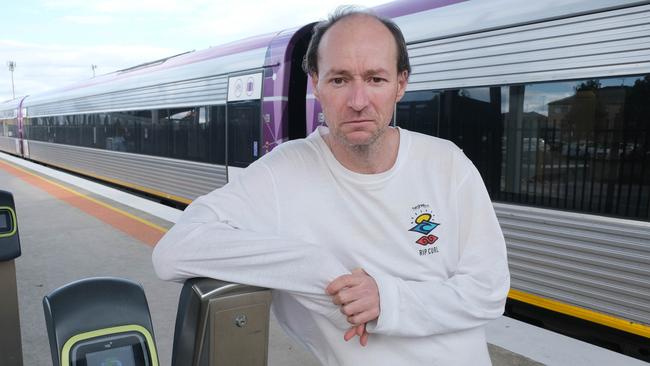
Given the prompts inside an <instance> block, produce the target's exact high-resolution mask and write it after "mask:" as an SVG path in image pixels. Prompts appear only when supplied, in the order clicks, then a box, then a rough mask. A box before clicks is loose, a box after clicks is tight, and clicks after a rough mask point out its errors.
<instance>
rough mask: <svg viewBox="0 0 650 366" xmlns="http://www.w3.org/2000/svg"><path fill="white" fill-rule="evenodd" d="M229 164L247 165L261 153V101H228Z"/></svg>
mask: <svg viewBox="0 0 650 366" xmlns="http://www.w3.org/2000/svg"><path fill="white" fill-rule="evenodd" d="M227 108H228V165H231V166H236V167H246V166H248V165H249V164H250V163H252V162H253V161H255V160H256V159H257V158H258V157H259V153H260V145H259V142H260V101H259V100H252V101H245V102H232V103H228V107H227Z"/></svg>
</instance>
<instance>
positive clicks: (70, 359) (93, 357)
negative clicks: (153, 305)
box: [43, 277, 158, 366]
mask: <svg viewBox="0 0 650 366" xmlns="http://www.w3.org/2000/svg"><path fill="white" fill-rule="evenodd" d="M43 308H44V310H45V322H46V324H47V333H48V336H49V339H50V349H51V351H52V361H53V365H54V366H158V355H157V352H156V345H155V342H154V336H153V326H152V324H151V316H150V314H149V306H148V304H147V299H146V297H145V294H144V290H143V289H142V287H141V286H140V285H139V284H137V283H134V282H131V281H129V280H125V279H120V278H108V277H102V278H88V279H83V280H80V281H76V282H72V283H70V284H67V285H65V286H63V287H61V288H59V289H56V290H54V291H52V292H51V293H50V294H48V295H47V296H45V297H44V298H43Z"/></svg>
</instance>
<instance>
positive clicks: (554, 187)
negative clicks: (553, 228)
mask: <svg viewBox="0 0 650 366" xmlns="http://www.w3.org/2000/svg"><path fill="white" fill-rule="evenodd" d="M648 100H650V75H641V76H631V77H616V78H606V79H605V78H603V79H591V80H578V81H561V82H551V83H536V84H526V85H511V86H494V87H482V88H465V89H453V90H442V91H424V92H423V91H418V92H409V93H406V94H405V96H404V98H403V100H402V101H401V102H400V103H398V105H397V122H398V125H400V126H403V127H405V128H407V129H411V130H415V131H419V132H424V133H427V134H430V135H434V136H439V137H442V138H446V139H449V140H452V141H453V142H455V143H456V144H457V145H458V146H459V147H460V148H462V149H463V151H464V153H465V154H466V155H467V156H468V157H469V158H470V159H471V160H472V161H473V162H474V164H475V165H476V167H477V168H478V170H479V171H480V172H481V175H482V177H483V179H484V181H485V183H486V186H487V188H488V191H489V192H490V195H491V196H492V199H493V200H495V201H504V202H514V203H522V204H528V205H534V206H542V207H553V208H562V209H567V210H574V211H580V212H593V213H598V214H605V215H613V216H622V217H628V218H638V219H648V218H650V118H649V117H650V106H649V104H648V103H647V101H648Z"/></svg>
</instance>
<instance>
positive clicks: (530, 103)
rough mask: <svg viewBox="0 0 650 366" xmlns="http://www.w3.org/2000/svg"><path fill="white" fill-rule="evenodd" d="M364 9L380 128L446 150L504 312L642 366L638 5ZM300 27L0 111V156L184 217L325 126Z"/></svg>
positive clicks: (505, 3)
mask: <svg viewBox="0 0 650 366" xmlns="http://www.w3.org/2000/svg"><path fill="white" fill-rule="evenodd" d="M375 10H376V12H377V13H379V14H380V15H384V16H387V17H390V18H392V19H394V20H395V21H396V22H397V24H398V25H399V26H400V27H401V28H402V29H403V31H404V34H405V38H406V41H407V46H408V50H409V57H410V61H411V64H412V67H413V73H412V74H411V76H410V79H409V85H408V88H407V91H406V94H405V96H404V98H403V99H402V100H401V101H400V102H399V103H397V105H396V108H395V115H394V123H395V124H396V125H398V126H401V127H404V128H407V129H410V130H413V131H418V132H421V133H425V134H430V135H434V136H439V137H442V138H446V139H449V140H452V141H453V142H455V143H456V144H457V145H459V146H460V147H461V148H462V149H463V150H464V152H465V154H466V155H467V156H468V157H469V158H470V159H472V161H473V162H474V164H475V165H476V166H477V168H478V169H479V171H480V172H481V174H482V176H483V179H484V181H485V184H486V186H487V188H488V190H489V192H490V195H491V197H492V199H493V201H494V206H495V209H496V212H497V215H498V218H499V221H500V223H501V226H502V228H503V231H504V235H505V237H506V242H507V245H508V255H509V263H510V270H511V274H512V290H511V292H510V295H509V298H510V301H509V304H508V309H509V310H508V311H509V312H510V313H511V314H512V315H513V316H519V317H520V318H527V319H528V320H529V321H534V322H539V323H544V324H545V325H546V326H547V327H549V328H551V329H555V330H559V331H563V332H567V333H569V334H572V335H574V336H577V337H581V338H582V339H585V340H588V341H592V342H596V343H598V344H601V345H605V346H607V347H609V348H613V349H617V350H619V351H622V352H625V353H627V354H630V355H633V356H635V357H639V358H642V359H646V360H648V359H650V356H649V355H650V348H649V347H648V346H647V344H648V338H650V109H649V108H648V105H649V104H648V101H649V100H650V46H649V45H650V2H648V1H633V0H596V1H586V0H569V1H560V0H553V1H547V2H538V3H530V2H527V3H525V4H524V3H522V2H520V1H514V0H489V1H488V0H472V1H459V0H439V1H397V2H393V3H389V4H386V5H382V6H379V7H377V8H376V9H375ZM312 27H313V24H308V25H305V26H304V27H301V28H296V29H291V30H285V31H282V32H279V33H275V34H268V35H264V36H259V37H253V38H250V39H247V40H243V41H240V42H234V43H231V44H228V45H224V46H219V47H214V48H210V49H208V50H204V51H198V52H191V53H187V54H181V55H177V56H174V57H171V58H167V59H163V60H159V61H155V62H152V63H148V64H144V65H140V66H136V67H134V68H130V69H126V70H121V71H118V72H115V73H112V74H108V75H104V76H100V77H97V78H94V79H91V80H89V81H87V82H85V83H81V84H78V85H74V86H71V87H68V88H64V89H59V90H55V91H51V92H48V93H43V94H39V95H33V96H30V97H27V98H25V99H24V101H22V105H20V102H16V101H14V102H8V103H4V104H2V105H0V124H2V126H11V128H12V129H14V130H15V129H16V127H15V126H18V130H17V131H14V132H12V135H11V136H7V133H5V134H4V135H2V131H1V130H0V149H3V150H4V151H8V152H10V153H14V154H19V155H20V154H22V155H23V156H24V157H26V158H29V159H32V160H35V161H40V162H43V163H46V164H49V165H53V166H58V167H61V168H64V169H68V170H70V171H74V172H78V173H81V174H85V175H88V176H91V177H95V178H98V179H101V180H105V181H108V182H113V183H116V184H119V185H122V186H125V187H130V188H133V189H137V190H139V191H143V192H146V193H149V194H151V195H153V196H157V197H161V198H163V199H166V200H169V201H171V202H177V203H182V204H187V203H189V202H190V201H191V200H192V199H194V198H195V197H197V196H198V195H200V194H203V193H206V192H208V191H210V190H212V189H214V188H217V187H220V186H222V185H223V184H225V183H226V182H227V181H228V180H229V179H232V178H233V177H234V176H235V175H236V173H237V171H238V169H241V168H244V167H246V166H247V165H248V164H249V163H251V162H252V161H254V160H255V159H257V158H259V157H260V156H261V155H263V154H264V153H266V152H268V151H270V150H271V149H272V148H273V147H275V146H277V145H278V144H280V143H282V142H284V141H286V140H289V139H294V138H300V137H304V136H305V135H306V134H307V133H309V132H311V131H313V130H314V129H315V128H316V127H317V126H318V125H319V124H322V123H324V122H325V118H324V116H323V115H322V112H321V109H320V106H319V105H318V102H317V101H316V100H315V98H314V96H313V93H312V91H311V87H310V83H309V81H308V78H307V76H306V75H305V74H304V73H303V72H302V70H301V68H300V64H301V61H302V58H303V55H304V53H305V51H306V47H307V42H308V41H309V37H310V34H311V29H312ZM11 111H14V112H11ZM12 121H15V122H12ZM21 121H22V122H23V123H22V124H21ZM3 128H5V130H7V128H8V127H3ZM21 133H22V134H21ZM16 134H18V135H16ZM17 136H18V137H23V140H22V145H21V144H16V143H15V141H17V140H18V139H17ZM8 141H9V142H8ZM12 144H13V145H12ZM12 146H14V147H15V150H14V151H10V150H11V147H12ZM431 159H435V157H433V156H432V157H431ZM542 315H544V316H542ZM571 319H578V321H576V322H573V321H572V320H571ZM567 322H568V323H567ZM569 323H571V324H572V325H571V326H567V325H566V324H569ZM587 323H589V324H596V325H597V326H599V327H601V326H602V328H598V329H599V330H598V332H594V330H593V329H591V330H588V331H586V330H584V329H582V327H583V326H584V325H585V324H587ZM610 330H611V332H610Z"/></svg>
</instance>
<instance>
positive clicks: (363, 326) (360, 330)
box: [355, 323, 366, 337]
mask: <svg viewBox="0 0 650 366" xmlns="http://www.w3.org/2000/svg"><path fill="white" fill-rule="evenodd" d="M355 329H356V331H357V335H358V336H359V337H361V336H362V335H363V333H365V332H366V323H363V324H361V325H357V326H356V328H355Z"/></svg>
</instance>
